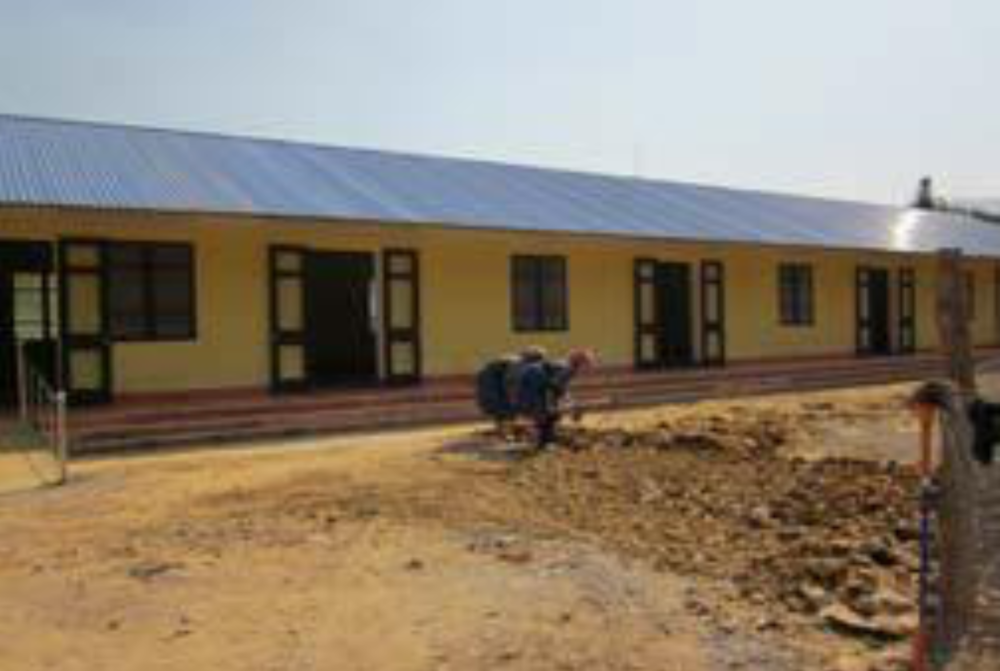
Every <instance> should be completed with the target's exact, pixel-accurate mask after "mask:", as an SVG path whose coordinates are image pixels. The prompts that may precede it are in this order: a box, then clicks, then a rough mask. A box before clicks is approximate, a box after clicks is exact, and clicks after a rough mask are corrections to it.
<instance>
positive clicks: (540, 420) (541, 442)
mask: <svg viewBox="0 0 1000 671" xmlns="http://www.w3.org/2000/svg"><path fill="white" fill-rule="evenodd" d="M558 424H559V415H558V414H556V413H542V414H539V415H536V416H535V436H536V440H537V442H536V447H537V448H538V449H539V450H544V449H545V448H546V447H548V446H549V445H551V444H552V443H554V442H556V425H558Z"/></svg>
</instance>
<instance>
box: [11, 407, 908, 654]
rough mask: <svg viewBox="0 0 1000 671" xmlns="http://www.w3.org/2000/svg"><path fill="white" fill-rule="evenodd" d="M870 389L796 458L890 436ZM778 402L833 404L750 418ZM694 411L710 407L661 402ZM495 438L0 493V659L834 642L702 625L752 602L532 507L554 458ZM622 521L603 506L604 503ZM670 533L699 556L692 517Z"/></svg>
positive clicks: (96, 475)
mask: <svg viewBox="0 0 1000 671" xmlns="http://www.w3.org/2000/svg"><path fill="white" fill-rule="evenodd" d="M873 394H874V396H873V398H874V399H875V401H872V402H873V403H875V405H874V406H872V405H871V403H869V405H866V406H864V407H862V408H861V409H860V410H857V411H856V412H855V414H854V415H852V416H853V417H855V420H856V421H854V420H852V422H853V423H851V422H847V423H844V422H840V423H839V425H841V426H846V425H850V426H853V427H855V428H854V429H852V432H853V433H852V432H847V433H844V434H836V435H834V437H833V438H832V439H831V440H832V445H830V446H828V447H823V448H822V449H820V448H819V447H817V444H816V442H815V441H814V442H813V443H812V444H811V445H809V446H807V447H808V448H809V449H810V450H812V451H814V452H815V451H817V450H818V451H821V452H822V451H823V450H830V451H832V452H835V453H838V454H839V453H844V454H853V453H855V452H859V451H861V452H863V451H865V450H867V449H868V448H865V447H864V446H863V445H862V444H861V442H859V441H862V440H868V439H870V438H871V436H872V435H873V433H872V432H873V431H874V432H875V433H874V435H876V436H878V437H879V439H878V440H876V441H875V442H876V443H877V444H878V445H877V446H876V447H877V449H882V450H885V449H887V448H886V446H887V445H889V444H890V442H891V441H890V442H887V441H886V440H884V437H885V435H886V432H885V430H884V429H885V422H884V417H882V419H879V416H878V413H877V412H873V410H872V408H875V409H876V410H877V409H878V407H879V406H878V405H877V404H878V403H880V402H883V401H884V402H885V403H893V402H895V401H894V399H895V398H896V396H898V392H897V391H890V392H885V391H880V392H873ZM879 399H881V400H879ZM885 399H889V400H885ZM821 401H822V399H821ZM818 402H819V401H818ZM822 402H823V403H825V402H826V401H822ZM788 403H794V404H797V405H796V408H797V409H796V412H799V413H807V414H808V413H818V414H823V413H826V412H828V411H829V408H826V407H825V406H822V405H820V406H816V407H815V408H809V407H805V408H804V407H802V405H801V402H800V400H798V399H795V400H794V401H785V400H775V401H773V402H771V401H768V402H765V403H764V404H763V405H762V406H761V407H762V408H764V410H765V411H766V412H767V413H771V412H772V410H773V408H784V407H785V405H787V404H788ZM741 407H746V408H749V407H750V405H746V404H744V405H743V406H741ZM756 411H757V410H755V412H756ZM657 412H658V413H659V411H657ZM688 412H707V413H711V412H715V411H714V410H713V406H711V405H706V406H704V407H703V408H702V409H700V410H692V409H683V408H681V409H676V410H671V411H670V413H673V414H678V413H679V414H684V413H688ZM782 412H784V410H782ZM852 412H854V411H852ZM739 413H742V410H740V411H739ZM660 414H662V413H660ZM884 414H885V413H883V415H884ZM804 416H805V415H803V417H804ZM647 419H648V413H634V414H629V415H621V416H616V417H614V418H595V419H594V424H595V425H598V426H607V425H608V424H609V423H611V424H614V425H620V426H625V425H627V424H628V423H629V422H632V421H636V422H639V421H646V420H647ZM879 422H881V423H879ZM869 423H871V427H874V428H869ZM855 433H856V434H858V435H857V436H854V437H853V438H851V437H850V436H852V435H854V434H855ZM831 435H833V434H831ZM845 436H848V438H845ZM859 436H860V437H859ZM900 445H902V443H900ZM495 448H496V446H495V445H493V446H492V447H491V446H490V445H488V444H485V445H484V442H483V439H481V438H479V437H477V436H476V435H475V433H474V432H473V431H471V430H470V429H469V428H458V429H451V430H446V431H424V432H414V433H409V434H397V435H393V436H382V437H369V438H360V437H351V438H341V439H331V440H318V441H313V442H311V443H303V442H299V443H295V444H293V445H289V446H273V447H272V448H271V449H253V450H232V451H215V452H213V451H202V452H199V451H189V452H185V453H182V454H177V455H168V456H153V457H142V458H121V459H108V460H97V461H90V462H85V463H82V464H80V465H78V466H77V467H76V468H75V470H74V478H73V482H72V484H71V485H70V486H68V487H64V488H61V489H50V490H37V491H28V492H22V493H13V494H12V493H8V494H4V495H0V539H2V540H0V669H3V670H4V671H7V670H8V669H9V670H11V671H35V670H36V669H37V670H40V669H54V670H60V671H62V670H77V669H79V670H81V671H82V670H92V669H94V670H96V669H100V670H101V671H105V670H107V671H118V670H133V669H134V670H137V671H138V670H142V671H158V670H163V671H167V670H176V671H182V670H183V671H189V670H193V669H212V670H213V671H227V670H231V671H236V670H239V671H256V670H261V671H264V670H266V671H281V670H288V671H292V670H295V671H300V670H301V671H308V670H312V669H316V670H321V669H322V670H325V669H334V670H337V671H340V670H344V671H352V670H355V669H357V670H359V671H360V670H365V671H383V670H384V671H389V670H390V669H391V670H393V671H397V670H402V671H408V670H411V669H412V670H414V671H422V670H424V669H428V670H430V669H442V670H443V669H461V670H463V671H464V670H474V669H494V668H496V669H517V670H524V671H531V670H536V669H537V670H542V669H546V670H548V669H564V670H574V669H579V670H583V669H587V670H591V669H596V670H601V669H622V670H626V669H628V670H642V669H650V670H654V669H655V670H656V671H671V670H677V671H714V670H717V669H719V670H722V669H754V670H755V671H786V670H787V671H793V670H794V671H813V670H818V669H829V668H831V666H830V660H831V659H832V658H834V657H836V655H837V652H838V651H837V650H827V649H826V646H828V645H830V644H831V641H834V642H836V641H835V640H834V639H832V638H830V637H829V636H828V635H820V634H817V635H816V636H814V637H811V638H810V636H808V635H806V634H801V635H800V632H809V631H811V630H809V629H801V630H788V631H795V635H794V636H791V635H789V634H788V631H785V632H781V631H774V630H773V628H772V626H771V623H770V621H768V620H767V619H766V618H762V617H760V616H759V615H758V614H757V613H755V612H754V610H753V606H752V604H751V605H750V606H749V609H750V610H749V611H748V612H745V613H743V615H745V617H739V618H734V619H732V620H726V619H721V620H720V618H719V617H717V611H714V610H713V609H711V608H710V607H709V606H712V605H717V604H718V603H722V604H723V605H724V606H725V607H726V608H731V609H743V610H746V609H747V608H748V606H747V604H743V603H736V602H733V601H732V595H731V594H725V593H723V592H725V590H724V589H722V590H720V585H719V584H716V583H713V582H711V581H701V580H699V579H697V578H696V577H695V576H686V577H681V576H680V575H679V574H677V573H675V572H673V571H672V570H671V569H670V566H669V563H668V564H667V567H666V568H664V566H657V565H656V562H651V561H649V557H648V556H646V555H644V554H643V553H642V552H635V553H633V552H630V551H629V547H630V546H629V544H628V543H615V542H612V543H608V542H605V541H606V540H607V539H606V538H603V537H602V535H600V534H598V533H597V532H596V531H595V530H598V531H599V530H600V529H601V528H602V527H601V524H590V523H589V522H588V521H587V520H586V510H585V509H586V506H587V505H589V504H588V503H587V500H586V499H585V498H581V499H579V500H575V501H574V500H556V499H553V500H552V503H551V506H561V505H566V506H570V507H574V509H575V510H576V512H575V513H574V514H573V515H566V516H565V518H564V517H563V516H562V515H555V516H553V514H552V510H551V509H549V504H546V509H539V508H538V506H539V503H538V502H539V501H546V500H547V499H546V497H545V496H539V493H538V491H537V486H535V488H534V489H532V488H531V487H527V488H525V487H522V485H523V484H524V483H522V482H521V480H522V479H523V477H522V476H524V475H525V474H527V476H529V480H528V481H527V482H528V484H529V485H530V484H531V480H530V476H531V474H532V472H534V473H536V476H537V475H539V474H541V475H544V474H545V473H548V472H549V471H547V470H538V469H527V470H525V469H518V468H513V467H512V462H511V459H512V458H515V457H516V455H513V456H512V455H510V454H507V453H505V452H503V451H502V450H497V449H495ZM807 456H811V455H807ZM685 458H686V457H685ZM545 463H546V462H545V461H544V460H543V461H539V468H547V467H545ZM567 463H569V462H567ZM623 463H624V462H622V463H619V464H618V466H616V468H618V469H619V472H620V473H622V474H623V475H624V476H626V477H627V478H628V479H629V482H631V480H632V479H633V478H631V476H630V475H628V473H629V471H627V470H622V464H623ZM636 463H637V464H638V463H639V462H636ZM672 463H673V462H672ZM677 463H680V462H677ZM710 463H711V462H709V464H710ZM552 465H553V466H557V464H552ZM586 468H587V467H586V464H583V470H581V469H579V468H578V469H577V470H575V471H564V470H563V469H562V466H559V467H558V468H557V469H556V470H553V471H551V472H553V473H556V474H557V475H558V474H561V473H565V474H566V477H568V476H569V475H571V474H572V473H580V474H581V477H582V478H584V480H586V479H588V478H589V477H590V476H589V475H588V474H587V472H584V471H585V470H586ZM637 468H639V469H640V471H641V470H642V469H643V468H644V467H643V466H641V465H640V466H637ZM638 475H642V473H638V472H637V476H638ZM560 477H563V476H561V475H560ZM573 477H576V476H573ZM670 477H672V478H675V479H676V477H678V476H677V475H672V476H670ZM680 477H683V474H682V473H681V475H680ZM564 479H565V478H564ZM566 483H569V484H572V482H571V481H569V480H566V482H565V483H563V484H566ZM536 484H537V482H536ZM635 484H636V485H637V486H638V487H639V490H637V492H638V493H637V496H639V497H640V502H642V501H645V500H646V499H647V498H648V496H649V495H648V494H647V493H645V492H644V491H642V488H643V487H645V482H644V481H642V480H641V479H640V480H637V481H636V483H635ZM541 486H542V487H543V488H544V481H542V482H541ZM574 486H575V485H574ZM565 491H566V492H567V493H566V496H567V497H569V499H573V498H574V497H577V494H575V493H574V491H573V489H572V488H569V489H567V490H565ZM583 492H584V490H581V494H580V496H583ZM586 492H587V494H586V495H587V496H590V495H592V491H591V490H590V489H587V490H586ZM629 495H631V494H629ZM553 496H555V494H553ZM643 497H645V498H643ZM654 499H655V497H654ZM654 499H649V501H650V503H651V504H655V500H654ZM581 506H582V508H581ZM630 510H631V508H623V507H621V506H620V505H619V503H617V502H616V499H614V498H611V499H609V500H608V504H607V506H605V507H604V509H602V514H610V515H612V516H611V517H608V518H606V519H608V520H614V519H616V518H615V517H614V515H626V516H627V515H631V512H629V511H630ZM561 519H566V520H567V523H566V524H565V525H561V524H560V522H559V521H560V520H561ZM622 519H623V520H626V521H627V520H628V519H630V518H628V517H623V518H622ZM570 522H572V524H570ZM635 523H636V524H637V525H641V524H643V522H642V520H639V519H636V521H635ZM615 524H616V525H617V524H618V523H617V522H616V523H615ZM647 526H648V525H647ZM637 528H638V527H637ZM685 533H686V534H687V538H686V540H685V543H687V544H688V545H692V544H693V545H697V542H698V534H699V529H698V528H691V529H689V530H688V531H687V532H685ZM604 535H605V536H607V534H604ZM611 535H612V536H613V535H614V534H611ZM734 623H735V624H734ZM740 623H744V624H746V623H749V625H747V626H744V624H740ZM810 646H811V647H810ZM856 649H857V646H854V647H852V646H851V645H845V646H844V647H843V648H842V650H843V651H846V652H847V653H848V654H850V653H851V652H852V651H854V650H856ZM833 668H836V667H833ZM845 668H848V667H845ZM851 668H863V667H851Z"/></svg>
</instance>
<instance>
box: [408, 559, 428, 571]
mask: <svg viewBox="0 0 1000 671" xmlns="http://www.w3.org/2000/svg"><path fill="white" fill-rule="evenodd" d="M423 568H424V562H422V561H421V560H419V559H416V558H414V559H411V560H410V561H408V562H406V570H407V571H420V570H423Z"/></svg>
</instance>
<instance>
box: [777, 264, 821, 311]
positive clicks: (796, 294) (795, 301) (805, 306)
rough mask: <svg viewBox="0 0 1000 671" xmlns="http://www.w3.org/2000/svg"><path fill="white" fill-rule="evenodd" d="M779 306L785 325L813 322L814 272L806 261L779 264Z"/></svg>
mask: <svg viewBox="0 0 1000 671" xmlns="http://www.w3.org/2000/svg"><path fill="white" fill-rule="evenodd" d="M778 306H779V310H780V317H781V323H782V324H783V325H785V326H808V325H811V324H812V323H813V272H812V266H810V265H807V264H804V263H782V264H781V265H779V266H778Z"/></svg>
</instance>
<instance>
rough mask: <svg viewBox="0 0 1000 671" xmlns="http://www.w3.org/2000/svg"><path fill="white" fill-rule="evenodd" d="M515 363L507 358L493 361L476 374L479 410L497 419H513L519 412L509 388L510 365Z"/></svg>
mask: <svg viewBox="0 0 1000 671" xmlns="http://www.w3.org/2000/svg"><path fill="white" fill-rule="evenodd" d="M512 365H515V364H514V363H513V362H511V361H509V360H505V359H498V360H496V361H491V362H490V363H488V364H486V365H485V366H483V369H482V370H480V371H479V373H478V374H477V375H476V401H477V403H478V404H479V410H480V411H482V413H483V414H484V415H486V416H487V417H491V418H493V419H495V420H504V419H511V418H512V417H514V415H515V414H516V412H517V409H516V408H515V407H514V402H513V400H512V399H511V398H510V394H509V390H508V389H507V376H508V374H509V372H510V367H511V366H512Z"/></svg>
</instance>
